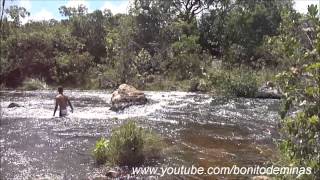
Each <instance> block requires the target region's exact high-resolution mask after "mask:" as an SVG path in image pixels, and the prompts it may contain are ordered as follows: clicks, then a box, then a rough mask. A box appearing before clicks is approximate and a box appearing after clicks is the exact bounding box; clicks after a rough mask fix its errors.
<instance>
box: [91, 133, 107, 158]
mask: <svg viewBox="0 0 320 180" xmlns="http://www.w3.org/2000/svg"><path fill="white" fill-rule="evenodd" d="M108 142H109V141H108V140H106V139H105V138H101V139H99V140H98V141H97V142H96V146H95V148H94V150H93V156H94V157H95V158H96V161H97V163H98V164H101V163H104V162H105V160H106V159H107V156H106V152H107V147H108Z"/></svg>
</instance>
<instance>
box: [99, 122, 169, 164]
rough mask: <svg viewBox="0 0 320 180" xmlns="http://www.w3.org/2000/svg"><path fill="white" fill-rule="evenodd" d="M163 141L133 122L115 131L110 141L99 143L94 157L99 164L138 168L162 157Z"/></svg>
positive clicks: (102, 139)
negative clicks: (106, 163)
mask: <svg viewBox="0 0 320 180" xmlns="http://www.w3.org/2000/svg"><path fill="white" fill-rule="evenodd" d="M162 148H163V142H162V140H161V139H160V138H159V137H158V136H157V135H155V134H153V133H152V132H150V131H147V130H144V129H142V128H141V127H138V126H137V125H136V123H135V122H134V121H132V120H130V121H129V122H127V123H125V124H123V125H122V126H120V127H119V128H117V129H115V130H113V132H112V135H111V137H110V139H109V140H106V139H104V138H101V139H100V140H98V141H97V143H96V146H95V149H94V150H93V155H94V157H95V159H96V161H97V162H98V163H105V162H108V163H110V164H112V165H119V166H137V165H141V164H143V163H144V162H148V161H150V160H152V159H157V158H159V157H160V156H161V150H162Z"/></svg>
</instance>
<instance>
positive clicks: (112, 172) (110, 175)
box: [106, 170, 120, 178]
mask: <svg viewBox="0 0 320 180" xmlns="http://www.w3.org/2000/svg"><path fill="white" fill-rule="evenodd" d="M119 175H120V172H118V171H115V170H109V171H108V172H107V173H106V176H108V177H111V178H116V177H118V176H119Z"/></svg>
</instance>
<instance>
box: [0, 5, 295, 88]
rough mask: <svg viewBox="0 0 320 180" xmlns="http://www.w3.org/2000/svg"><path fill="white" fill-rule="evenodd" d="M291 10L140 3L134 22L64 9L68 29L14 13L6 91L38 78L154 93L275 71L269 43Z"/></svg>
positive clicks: (4, 34) (8, 27)
mask: <svg viewBox="0 0 320 180" xmlns="http://www.w3.org/2000/svg"><path fill="white" fill-rule="evenodd" d="M284 7H288V8H291V10H292V4H291V2H290V1H281V2H279V1H275V0H272V1H266V2H264V1H258V0H252V1H248V2H243V1H238V0H237V1H229V0H228V1H226V0H216V1H210V0H200V1H198V0H183V1H177V0H170V1H157V0H151V1H150V0H135V1H132V3H131V5H130V10H129V14H116V15H113V14H112V13H111V11H110V10H108V9H106V10H104V11H100V10H96V11H93V12H90V13H88V9H87V8H86V7H85V6H82V5H81V6H79V7H77V8H70V7H65V6H62V7H60V8H59V12H60V13H61V15H63V16H64V17H65V19H62V20H61V21H56V20H49V21H41V22H34V21H29V22H27V23H26V24H22V23H21V19H22V18H24V17H26V16H28V15H30V13H29V12H27V11H26V10H25V9H24V8H23V7H17V6H11V7H10V8H8V9H6V11H5V16H4V19H3V21H2V24H1V26H2V28H1V64H2V68H1V72H0V76H1V84H2V86H6V87H17V86H20V85H21V83H22V82H23V80H24V79H25V78H36V79H40V80H42V81H45V82H46V83H48V84H49V85H57V84H63V85H66V86H71V87H80V88H89V89H90V88H112V87H115V86H116V85H118V84H120V83H129V84H132V85H135V86H138V87H139V88H147V89H148V88H149V89H150V86H151V89H154V87H159V88H161V87H163V85H162V84H163V82H167V83H169V84H170V82H184V81H187V84H189V86H190V85H191V84H192V82H194V81H200V80H202V79H210V78H207V77H205V76H206V72H207V71H210V68H211V67H212V62H213V61H222V62H223V63H222V64H223V66H228V67H234V66H249V67H251V68H255V69H260V68H268V67H270V66H273V65H274V64H275V63H274V60H273V59H271V58H270V54H269V53H268V52H269V51H266V48H264V38H265V36H267V35H268V36H274V35H277V33H278V27H279V25H280V22H281V20H282V19H281V13H282V11H283V9H284ZM191 79H192V81H191ZM199 83H200V82H196V84H199ZM173 84H180V83H173ZM182 84H185V83H182ZM209 84H210V83H209ZM187 86H188V85H187ZM187 89H192V88H187ZM205 89H206V90H210V88H205Z"/></svg>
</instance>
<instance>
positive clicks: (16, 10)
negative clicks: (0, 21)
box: [5, 5, 30, 27]
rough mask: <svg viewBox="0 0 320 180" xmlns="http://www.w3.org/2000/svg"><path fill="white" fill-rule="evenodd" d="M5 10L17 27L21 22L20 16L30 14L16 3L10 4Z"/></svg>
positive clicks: (23, 16)
mask: <svg viewBox="0 0 320 180" xmlns="http://www.w3.org/2000/svg"><path fill="white" fill-rule="evenodd" d="M5 12H6V14H8V15H9V16H10V18H11V19H12V20H13V23H14V24H15V26H17V27H18V26H20V24H21V18H25V17H27V16H30V13H29V12H28V11H27V10H26V9H25V8H24V7H18V6H16V5H15V6H10V7H9V8H8V9H6V10H5Z"/></svg>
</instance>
